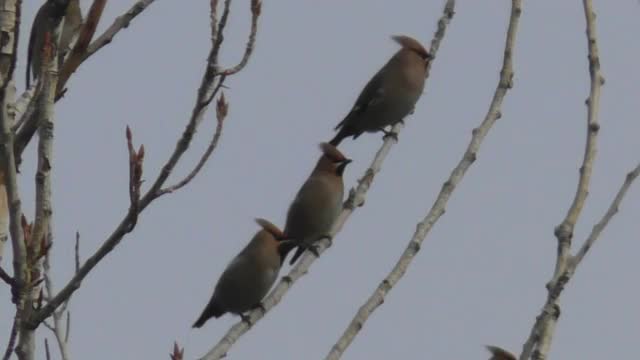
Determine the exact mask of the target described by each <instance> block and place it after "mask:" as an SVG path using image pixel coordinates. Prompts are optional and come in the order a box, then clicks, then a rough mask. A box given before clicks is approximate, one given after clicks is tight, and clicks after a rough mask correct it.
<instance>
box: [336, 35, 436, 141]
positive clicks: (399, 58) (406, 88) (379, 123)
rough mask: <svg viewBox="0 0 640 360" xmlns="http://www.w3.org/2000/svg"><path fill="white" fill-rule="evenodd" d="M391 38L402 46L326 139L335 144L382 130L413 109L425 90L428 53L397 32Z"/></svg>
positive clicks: (373, 78)
mask: <svg viewBox="0 0 640 360" xmlns="http://www.w3.org/2000/svg"><path fill="white" fill-rule="evenodd" d="M392 39H393V40H395V41H396V42H397V43H398V44H400V46H401V49H400V50H398V52H396V53H395V55H393V57H391V59H389V61H388V62H387V63H386V64H385V65H384V66H383V67H382V69H380V70H379V71H378V72H377V73H376V74H375V75H374V76H373V77H372V78H371V80H369V82H368V83H367V85H366V86H365V87H364V89H363V90H362V92H361V93H360V95H359V96H358V99H357V100H356V102H355V104H354V105H353V108H352V109H351V111H350V112H349V114H347V116H346V117H345V118H344V120H342V121H341V122H340V123H339V124H338V126H336V128H335V130H338V133H337V134H336V136H335V137H334V138H333V139H332V140H331V141H330V142H329V143H331V144H332V145H334V146H338V144H340V142H341V141H342V140H343V139H344V138H347V137H349V136H353V138H354V139H355V138H357V137H358V136H360V135H361V134H362V133H363V132H376V131H384V128H385V127H386V126H393V125H395V124H396V123H397V122H399V121H401V120H402V119H404V118H405V117H406V116H407V115H408V114H410V113H411V112H412V111H413V108H414V107H415V105H416V102H418V99H419V98H420V96H421V95H422V91H423V89H424V81H425V76H426V69H427V64H428V62H429V60H430V59H431V55H429V53H428V52H427V50H426V49H425V48H424V47H423V46H422V45H421V44H420V43H419V42H418V41H417V40H415V39H413V38H411V37H409V36H405V35H396V36H392Z"/></svg>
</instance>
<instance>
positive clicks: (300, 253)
mask: <svg viewBox="0 0 640 360" xmlns="http://www.w3.org/2000/svg"><path fill="white" fill-rule="evenodd" d="M303 252H304V248H302V247H298V248H297V249H296V253H295V254H293V257H292V258H291V260H289V265H293V264H295V263H296V261H298V258H299V257H300V255H302V253H303Z"/></svg>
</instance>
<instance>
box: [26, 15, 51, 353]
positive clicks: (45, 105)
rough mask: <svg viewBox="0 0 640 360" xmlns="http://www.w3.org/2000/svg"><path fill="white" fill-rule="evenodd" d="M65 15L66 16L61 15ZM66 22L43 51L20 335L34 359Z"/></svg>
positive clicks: (48, 34)
mask: <svg viewBox="0 0 640 360" xmlns="http://www.w3.org/2000/svg"><path fill="white" fill-rule="evenodd" d="M61 16H62V15H61ZM61 26H62V21H60V22H59V24H58V26H57V28H58V31H56V32H50V33H46V34H45V39H46V41H45V48H44V49H43V52H44V53H45V56H44V59H45V61H44V64H45V65H44V66H46V71H45V72H44V74H43V77H42V82H43V90H42V94H41V96H39V98H38V104H37V107H38V111H37V117H38V121H37V123H38V124H39V126H38V138H39V140H38V151H37V154H38V163H37V170H36V176H35V183H36V189H35V190H36V191H35V192H36V204H35V205H36V206H35V221H34V225H33V232H32V233H31V235H30V236H29V238H28V239H29V240H30V245H29V247H28V250H30V252H31V254H33V255H32V256H33V258H32V259H29V260H30V261H29V263H28V267H29V269H28V271H27V273H28V275H27V277H28V282H27V284H31V285H30V286H28V287H27V288H26V289H25V290H26V291H24V293H23V302H24V307H23V309H22V312H21V313H20V318H21V320H22V322H21V326H20V332H19V336H18V347H17V350H16V351H17V353H18V357H19V358H20V359H21V360H31V359H34V358H35V330H34V329H33V328H31V327H29V326H25V325H26V324H27V323H28V322H29V318H30V316H31V315H32V313H33V309H34V304H36V302H37V299H38V296H39V294H40V289H39V286H37V285H36V282H34V281H35V279H39V278H40V267H41V266H40V260H41V258H42V257H43V256H44V255H45V254H47V253H48V248H49V246H50V245H51V244H50V243H48V239H49V233H48V232H49V229H50V228H51V223H50V222H51V215H52V212H53V210H52V205H51V168H52V166H51V161H52V158H53V127H54V125H53V118H54V97H55V89H56V84H57V83H58V70H57V69H58V62H57V61H55V59H57V54H56V47H57V46H56V45H55V44H57V43H58V42H59V39H54V37H53V34H54V33H57V34H60V33H61V31H59V28H61Z"/></svg>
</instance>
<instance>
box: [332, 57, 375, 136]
mask: <svg viewBox="0 0 640 360" xmlns="http://www.w3.org/2000/svg"><path fill="white" fill-rule="evenodd" d="M384 72H385V67H383V68H382V69H380V70H379V71H378V72H377V73H376V74H375V75H374V76H373V77H372V78H371V79H370V80H369V82H368V83H367V85H365V87H364V89H362V91H361V92H360V95H358V99H356V102H355V104H353V107H352V108H351V111H349V113H348V114H347V116H345V118H344V119H343V120H342V121H341V122H340V123H339V124H338V125H337V126H336V127H335V128H334V130H338V129H339V128H341V127H342V126H344V124H345V123H347V121H348V119H349V118H351V117H352V116H355V115H358V114H362V113H364V112H366V111H367V109H368V108H369V107H371V106H372V105H374V104H375V103H377V102H379V101H380V100H381V99H382V98H383V97H384V88H383V87H382V86H381V85H382V81H381V80H382V77H383V76H384Z"/></svg>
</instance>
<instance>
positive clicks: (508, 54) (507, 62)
mask: <svg viewBox="0 0 640 360" xmlns="http://www.w3.org/2000/svg"><path fill="white" fill-rule="evenodd" d="M453 5H454V4H453V1H447V4H446V6H445V14H446V13H447V9H448V8H450V12H451V13H453ZM521 6H522V4H521V0H513V1H512V3H511V15H510V18H509V27H508V30H507V36H506V43H505V49H504V57H503V64H502V69H501V70H500V80H499V81H498V85H497V87H496V90H495V92H494V96H493V100H492V101H491V104H490V105H489V110H488V111H487V114H486V115H485V117H484V119H483V121H482V123H481V124H480V126H479V127H477V128H475V129H474V130H473V136H472V138H471V142H470V143H469V145H468V146H467V149H466V151H465V153H464V155H463V156H462V159H460V161H459V162H458V164H457V165H456V167H455V168H454V169H453V171H452V172H451V175H450V176H449V178H448V179H447V181H445V183H444V185H443V186H442V190H440V194H438V197H437V199H436V201H435V202H434V204H433V206H432V207H431V209H430V210H429V212H428V213H427V215H426V216H425V218H424V219H423V220H422V221H421V222H420V223H419V224H418V226H417V228H416V231H415V233H414V234H413V237H412V238H411V240H410V241H409V244H408V245H407V248H406V249H405V251H404V252H403V254H402V256H401V257H400V259H398V261H397V262H396V264H395V266H394V267H393V269H392V270H391V272H390V273H389V274H388V275H387V277H385V279H384V280H382V282H381V283H380V285H379V286H378V288H377V289H376V290H375V291H374V292H373V294H371V296H370V297H369V299H368V300H367V301H366V302H365V303H364V304H363V305H362V306H361V307H360V309H359V310H358V312H357V313H356V315H355V316H354V318H353V319H352V320H351V323H350V324H349V326H348V327H347V329H345V331H344V333H343V334H342V336H341V337H340V338H339V339H338V341H337V342H336V343H335V345H334V346H333V347H332V349H331V351H330V352H329V354H328V355H327V357H326V358H325V359H327V360H337V359H339V358H340V357H341V356H342V355H343V354H344V351H345V350H346V349H347V348H348V347H349V345H351V343H352V341H353V339H354V338H355V337H356V336H357V334H358V333H359V332H360V330H361V329H362V327H363V326H364V323H365V322H366V321H367V320H368V319H369V317H370V316H371V315H372V314H373V312H374V311H375V310H376V309H377V308H378V307H379V306H380V305H382V303H383V302H384V299H385V297H386V295H387V294H388V293H389V292H390V291H391V289H393V287H394V286H395V285H396V284H397V283H398V281H400V279H401V278H402V277H403V276H404V274H405V272H406V271H407V269H408V267H409V265H410V264H411V262H412V261H413V259H414V257H415V256H416V255H417V253H418V251H420V247H421V246H422V243H423V241H424V240H425V238H426V237H427V235H428V234H429V232H430V231H431V229H432V228H433V226H434V225H435V223H436V222H437V221H438V220H439V219H440V217H441V216H442V215H443V214H444V213H445V207H446V205H447V202H448V201H449V198H450V197H451V195H452V194H453V191H454V190H455V189H456V186H457V185H458V184H459V183H460V181H462V179H463V177H464V175H465V174H466V172H467V170H468V169H469V168H470V167H471V165H472V164H473V163H474V162H475V160H476V156H477V153H478V151H479V150H480V145H481V144H482V141H483V140H484V138H485V137H486V135H487V133H488V132H489V130H491V128H492V126H493V125H494V124H495V122H496V120H498V119H499V118H500V116H501V113H500V108H501V106H502V102H503V100H504V97H505V95H506V94H507V91H508V90H509V89H511V87H512V86H513V51H514V47H515V39H516V31H517V29H518V23H519V19H520V14H521V11H522V10H521ZM443 19H444V17H443Z"/></svg>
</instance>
